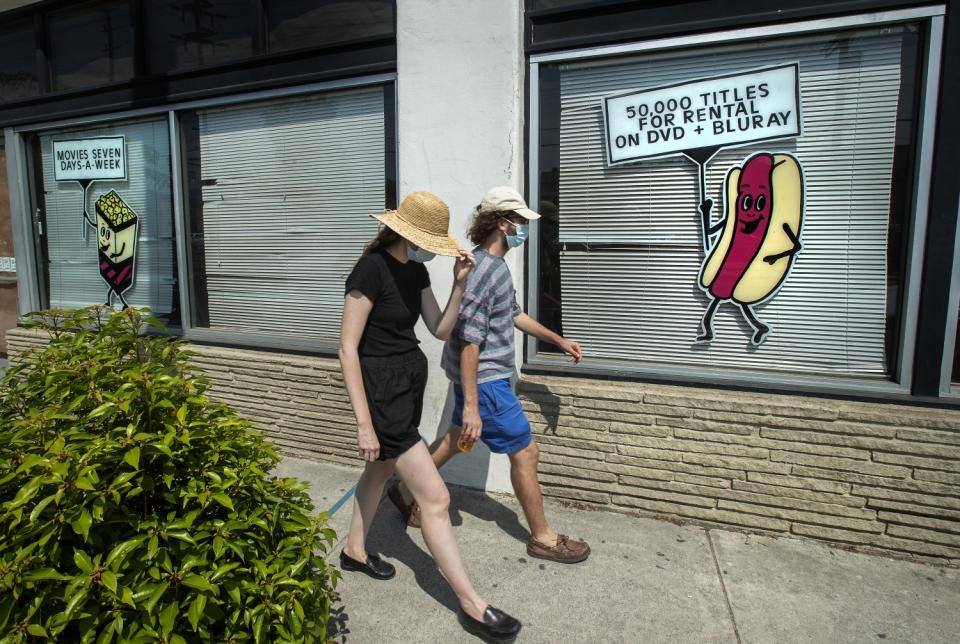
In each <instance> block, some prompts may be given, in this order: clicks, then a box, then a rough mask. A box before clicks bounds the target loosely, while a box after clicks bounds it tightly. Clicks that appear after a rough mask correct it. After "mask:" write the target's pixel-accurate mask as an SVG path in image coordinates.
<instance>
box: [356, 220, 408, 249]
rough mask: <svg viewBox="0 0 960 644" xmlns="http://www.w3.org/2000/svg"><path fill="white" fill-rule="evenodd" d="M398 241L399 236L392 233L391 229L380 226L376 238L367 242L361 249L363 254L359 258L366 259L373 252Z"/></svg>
mask: <svg viewBox="0 0 960 644" xmlns="http://www.w3.org/2000/svg"><path fill="white" fill-rule="evenodd" d="M398 239H400V235H399V234H397V233H396V232H394V230H393V229H392V228H388V227H387V226H381V227H380V230H379V231H378V232H377V236H376V237H374V238H373V239H371V240H370V241H369V242H367V245H366V246H365V247H364V248H363V254H361V255H360V257H366V256H367V255H369V254H370V253H372V252H374V251H375V250H380V249H381V248H386V247H387V246H389V245H390V244H392V243H393V242H395V241H397V240H398Z"/></svg>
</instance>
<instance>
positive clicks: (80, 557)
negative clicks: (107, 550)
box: [73, 548, 93, 575]
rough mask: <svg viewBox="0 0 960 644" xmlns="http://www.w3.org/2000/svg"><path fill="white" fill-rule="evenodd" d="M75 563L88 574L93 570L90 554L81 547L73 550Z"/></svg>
mask: <svg viewBox="0 0 960 644" xmlns="http://www.w3.org/2000/svg"><path fill="white" fill-rule="evenodd" d="M73 563H75V564H76V565H77V568H79V569H80V570H81V571H83V572H84V573H86V574H88V575H89V574H90V573H92V572H93V562H92V561H91V560H90V555H88V554H87V553H85V552H84V551H83V550H80V549H79V548H75V549H74V551H73Z"/></svg>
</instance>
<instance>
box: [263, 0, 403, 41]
mask: <svg viewBox="0 0 960 644" xmlns="http://www.w3.org/2000/svg"><path fill="white" fill-rule="evenodd" d="M264 8H265V9H266V16H267V31H268V34H269V38H268V47H269V50H270V51H285V50H288V49H298V48H302V47H317V46H322V45H328V44H332V43H338V42H346V41H349V40H357V39H359V38H367V37H371V36H383V35H389V34H391V33H393V15H394V3H393V2H391V1H390V0H357V1H346V0H267V1H266V2H265V3H264Z"/></svg>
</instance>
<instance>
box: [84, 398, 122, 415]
mask: <svg viewBox="0 0 960 644" xmlns="http://www.w3.org/2000/svg"><path fill="white" fill-rule="evenodd" d="M115 406H116V405H114V403H112V402H105V403H103V404H102V405H100V406H98V407H96V408H95V409H94V410H93V411H91V412H90V413H89V414H87V418H99V417H100V416H103V415H104V414H105V413H107V412H108V411H110V409H111V408H113V407H115Z"/></svg>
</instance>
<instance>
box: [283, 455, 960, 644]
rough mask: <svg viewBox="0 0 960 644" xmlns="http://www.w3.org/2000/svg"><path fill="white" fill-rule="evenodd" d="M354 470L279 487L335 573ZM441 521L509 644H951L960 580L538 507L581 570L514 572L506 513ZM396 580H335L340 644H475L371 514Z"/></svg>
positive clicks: (502, 504)
mask: <svg viewBox="0 0 960 644" xmlns="http://www.w3.org/2000/svg"><path fill="white" fill-rule="evenodd" d="M359 472H360V470H359V469H353V468H347V467H342V466H338V465H333V464H329V463H322V464H321V463H315V462H311V461H305V460H299V459H293V458H287V459H285V460H284V461H283V462H282V463H281V465H280V466H279V467H278V474H282V475H284V476H295V477H297V478H300V479H303V480H307V481H309V482H310V483H311V484H312V485H311V492H310V493H311V497H312V498H313V500H314V502H315V503H316V505H317V508H318V509H319V510H327V509H330V508H333V507H334V506H337V505H338V503H339V506H338V507H337V509H336V512H334V514H333V516H332V518H331V521H330V525H331V527H332V528H333V529H334V530H336V531H337V535H338V542H337V544H336V546H335V547H334V549H333V550H331V552H330V556H329V557H328V560H329V561H330V562H331V563H333V564H334V565H336V562H337V556H338V555H339V552H340V549H341V548H342V546H343V540H344V539H345V538H346V534H347V527H348V525H349V521H350V515H351V513H352V502H353V499H352V497H349V496H347V494H348V493H349V491H350V489H351V487H352V486H353V485H354V483H356V480H357V478H358V476H359ZM451 496H452V502H451V517H452V519H453V523H454V525H455V526H456V530H457V538H458V542H459V545H460V550H461V552H462V554H463V557H464V561H465V563H466V566H467V570H468V572H469V573H470V576H471V579H472V580H473V582H474V585H475V586H476V587H477V590H478V591H479V593H480V594H481V596H483V597H484V598H485V599H487V600H488V601H490V602H491V603H492V604H494V605H495V606H498V607H500V608H502V609H504V610H507V611H508V612H510V613H512V614H514V615H515V616H516V617H517V618H519V619H520V620H521V621H522V622H523V625H524V626H523V631H521V633H520V636H519V637H518V638H517V640H516V641H517V642H522V643H530V644H532V643H534V642H536V643H544V644H546V643H550V644H561V643H566V642H577V643H581V642H629V643H639V642H652V643H659V642H684V643H686V642H724V643H736V642H757V643H761V642H763V643H765V642H771V643H773V642H776V643H778V644H780V643H789V642H811V643H813V642H816V643H826V642H879V641H883V642H944V643H954V642H958V641H960V571H958V570H956V569H948V568H939V567H934V566H928V565H923V564H917V563H911V562H907V561H900V560H894V559H887V558H884V557H878V556H872V555H864V554H858V553H851V552H847V551H844V550H839V549H836V548H830V547H828V546H825V545H821V544H818V543H814V542H810V541H802V540H796V539H784V538H768V537H761V536H755V535H746V534H742V533H739V532H732V531H726V530H719V529H713V528H711V529H704V528H702V527H697V526H693V525H675V524H673V523H670V522H667V521H659V520H655V519H647V518H638V517H631V516H625V515H621V514H615V513H608V512H601V511H587V510H576V509H571V508H568V507H566V506H562V505H559V504H556V503H551V502H549V501H548V502H547V508H546V510H547V517H548V519H549V520H550V522H551V525H552V526H553V527H554V528H555V529H557V530H558V531H561V532H565V533H569V534H570V535H571V536H575V537H582V538H584V539H586V540H587V541H588V542H589V543H590V545H591V547H592V549H593V554H592V555H591V556H590V558H589V559H588V560H587V561H586V562H584V563H582V564H577V565H572V566H566V565H561V564H555V563H550V562H544V561H541V560H539V559H531V558H530V557H527V555H526V551H525V542H526V538H527V531H526V528H525V525H524V523H523V519H522V514H521V513H520V508H519V506H518V504H517V503H516V501H515V500H514V499H513V498H511V497H499V496H498V497H492V496H489V495H487V494H483V493H481V492H478V491H475V490H469V489H465V488H460V487H456V486H452V487H451ZM368 549H369V550H370V551H371V552H378V553H380V554H381V555H382V556H384V557H385V558H386V559H387V560H389V561H390V562H392V563H393V564H394V565H396V567H397V576H396V577H395V578H394V579H392V580H390V581H386V582H382V581H381V582H378V581H374V580H372V579H370V578H368V577H366V576H364V575H361V574H359V573H349V572H348V573H344V577H343V579H342V580H341V582H340V584H339V585H338V587H337V591H338V593H339V601H338V603H337V604H336V605H335V606H334V610H333V615H332V621H333V622H334V624H335V628H336V641H337V642H350V643H358V644H366V643H371V644H385V643H393V642H431V643H432V642H476V641H479V640H477V639H476V638H474V637H472V636H470V635H468V634H467V633H465V632H464V631H463V630H462V629H461V628H460V626H459V624H458V623H457V620H456V615H455V613H454V611H455V609H456V598H455V596H454V594H453V593H452V591H450V589H449V588H448V587H447V585H446V583H445V582H444V581H443V578H442V577H441V576H440V573H439V572H438V570H437V568H436V566H435V565H434V563H433V560H432V559H431V557H430V555H429V552H428V551H427V549H426V547H425V545H424V542H423V537H422V535H421V534H420V531H419V530H414V529H410V530H404V526H403V525H402V523H401V521H400V515H399V513H398V512H397V511H396V510H395V509H394V507H393V505H392V504H390V502H389V501H387V500H386V499H385V500H384V501H383V503H381V505H380V510H379V512H378V514H377V517H376V521H375V524H374V527H373V530H372V533H371V537H370V539H369V541H368Z"/></svg>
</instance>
